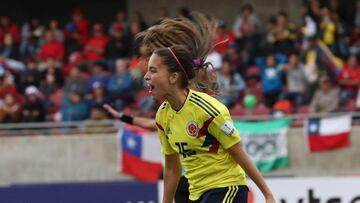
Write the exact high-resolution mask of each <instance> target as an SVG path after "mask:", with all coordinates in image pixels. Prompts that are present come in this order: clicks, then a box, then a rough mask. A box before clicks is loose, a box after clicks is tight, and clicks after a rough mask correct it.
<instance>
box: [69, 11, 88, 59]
mask: <svg viewBox="0 0 360 203" xmlns="http://www.w3.org/2000/svg"><path fill="white" fill-rule="evenodd" d="M64 37H65V43H66V45H67V46H66V47H67V48H66V49H67V51H68V52H69V53H71V52H73V51H79V50H81V49H82V47H83V46H84V45H85V44H86V42H87V40H88V39H89V22H88V21H87V20H86V19H85V18H84V16H83V13H82V11H81V10H80V9H74V11H73V14H72V21H70V22H68V23H67V24H66V26H65V29H64Z"/></svg>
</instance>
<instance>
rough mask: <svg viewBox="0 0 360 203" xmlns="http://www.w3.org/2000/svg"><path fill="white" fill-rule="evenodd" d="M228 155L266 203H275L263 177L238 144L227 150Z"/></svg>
mask: <svg viewBox="0 0 360 203" xmlns="http://www.w3.org/2000/svg"><path fill="white" fill-rule="evenodd" d="M227 151H228V152H229V154H230V155H231V156H232V157H233V159H234V160H235V162H236V163H238V164H239V165H240V166H241V168H243V169H244V171H245V173H246V174H247V175H248V176H249V177H250V178H251V179H252V180H253V181H254V182H255V184H256V185H257V186H258V188H259V189H260V190H261V192H262V193H263V195H264V197H265V200H266V203H275V199H274V197H273V195H272V193H271V191H270V189H269V187H268V186H267V185H266V183H265V181H264V178H263V176H262V175H261V173H260V171H259V170H258V169H257V168H256V166H255V165H254V164H253V162H252V161H251V160H250V158H249V156H248V155H247V154H246V152H245V151H244V149H243V147H242V146H241V144H240V142H238V143H237V144H235V145H233V146H232V147H230V148H229V149H227Z"/></svg>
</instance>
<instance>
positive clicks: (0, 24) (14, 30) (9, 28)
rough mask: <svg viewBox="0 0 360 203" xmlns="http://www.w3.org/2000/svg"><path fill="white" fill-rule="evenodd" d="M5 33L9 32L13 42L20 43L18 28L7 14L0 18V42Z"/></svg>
mask: <svg viewBox="0 0 360 203" xmlns="http://www.w3.org/2000/svg"><path fill="white" fill-rule="evenodd" d="M6 33H10V34H11V35H12V37H13V39H14V42H15V44H19V43H20V39H21V36H20V28H19V26H18V25H17V24H15V23H13V22H11V21H10V18H9V17H8V16H2V17H1V18H0V42H1V43H2V42H3V41H4V37H5V34H6Z"/></svg>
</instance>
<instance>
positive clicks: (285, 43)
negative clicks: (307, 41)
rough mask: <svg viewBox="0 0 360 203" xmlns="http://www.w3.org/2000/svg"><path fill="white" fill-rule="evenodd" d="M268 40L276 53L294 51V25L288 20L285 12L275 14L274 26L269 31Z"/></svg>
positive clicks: (287, 53) (286, 53)
mask: <svg viewBox="0 0 360 203" xmlns="http://www.w3.org/2000/svg"><path fill="white" fill-rule="evenodd" d="M268 40H269V42H270V43H272V45H273V48H274V51H275V52H276V53H280V54H285V55H289V54H291V53H293V52H294V51H295V41H296V35H295V25H294V24H292V23H289V22H288V19H287V13H286V12H280V13H279V14H278V15H277V17H276V27H275V29H274V30H273V31H272V32H271V33H269V38H268Z"/></svg>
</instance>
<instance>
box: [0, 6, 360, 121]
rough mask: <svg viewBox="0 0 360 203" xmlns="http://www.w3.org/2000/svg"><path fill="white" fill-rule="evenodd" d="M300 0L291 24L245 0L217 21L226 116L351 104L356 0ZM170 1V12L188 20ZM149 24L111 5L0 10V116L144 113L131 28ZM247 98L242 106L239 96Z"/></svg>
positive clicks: (140, 65)
mask: <svg viewBox="0 0 360 203" xmlns="http://www.w3.org/2000/svg"><path fill="white" fill-rule="evenodd" d="M339 5H340V4H339V0H328V1H324V2H323V1H321V2H320V1H319V0H309V1H305V3H304V5H303V7H302V8H301V9H302V10H301V11H302V12H301V13H302V16H301V22H302V23H300V24H295V23H293V22H290V21H289V19H288V14H287V13H286V12H284V11H279V12H278V13H276V14H274V16H271V17H269V19H268V20H267V21H266V22H265V23H264V22H262V21H260V20H259V18H258V16H257V14H256V8H254V7H253V6H252V5H250V4H246V5H243V6H242V8H241V9H239V10H240V11H239V14H238V16H234V24H233V25H227V24H226V23H225V22H224V21H222V20H219V23H218V28H217V31H216V36H215V39H214V42H215V44H216V46H215V49H214V51H213V52H212V53H211V54H210V55H209V57H208V58H207V60H208V61H209V62H211V63H212V65H213V68H214V69H215V70H216V71H217V73H218V83H219V100H220V101H221V102H223V103H224V104H225V105H227V106H228V107H229V108H230V110H231V113H232V114H233V115H244V114H255V115H263V114H265V115H268V114H271V113H273V112H282V113H286V114H292V113H308V112H335V111H354V110H356V109H357V105H356V103H357V102H356V100H357V96H358V89H359V88H358V87H359V84H360V69H359V64H358V59H359V57H360V0H358V1H356V2H355V3H354V7H355V8H356V9H355V12H348V10H349V9H347V8H342V7H341V6H339ZM189 12H190V11H189V10H188V9H186V8H179V9H178V12H177V14H176V16H178V17H184V18H191V16H190V15H189ZM165 17H174V16H168V12H167V11H166V10H165V9H164V10H162V12H161V14H160V16H159V20H158V21H157V22H147V20H146V18H144V17H143V16H142V13H141V12H139V11H135V12H133V13H131V14H130V15H129V17H128V13H126V11H124V10H119V11H118V12H117V13H116V14H115V19H114V21H113V22H109V24H107V25H105V24H98V23H94V24H90V22H89V21H88V19H87V18H86V16H85V15H84V13H83V11H82V10H80V9H74V10H73V12H72V15H71V18H70V19H69V21H68V22H67V23H66V24H64V25H63V26H61V25H60V24H59V23H58V21H57V20H56V19H52V20H50V21H49V22H46V23H44V22H41V21H40V19H37V18H32V19H29V21H28V22H23V23H21V24H20V23H17V22H13V21H12V19H11V18H10V17H8V16H1V17H0V122H1V123H16V122H42V121H78V120H87V119H89V120H102V119H106V118H107V117H108V115H107V113H106V112H105V111H104V109H103V108H102V105H103V104H105V103H107V104H111V105H112V106H113V107H115V108H116V109H118V110H122V111H125V112H130V113H131V114H136V115H142V116H153V115H154V113H155V111H156V108H157V105H158V104H156V103H154V101H153V100H152V99H151V98H150V97H149V95H148V93H147V92H148V90H147V88H146V87H145V85H144V81H143V75H144V73H145V72H146V66H145V65H144V62H143V60H141V57H142V53H144V49H145V47H142V45H141V39H137V38H136V34H137V33H139V32H141V31H143V30H145V29H147V28H148V27H149V26H151V25H152V24H155V23H158V22H159V21H161V19H162V18H165ZM248 95H252V96H254V97H255V98H256V102H255V104H254V106H252V107H251V108H250V107H249V106H246V105H243V100H244V98H245V97H246V96H248Z"/></svg>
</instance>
